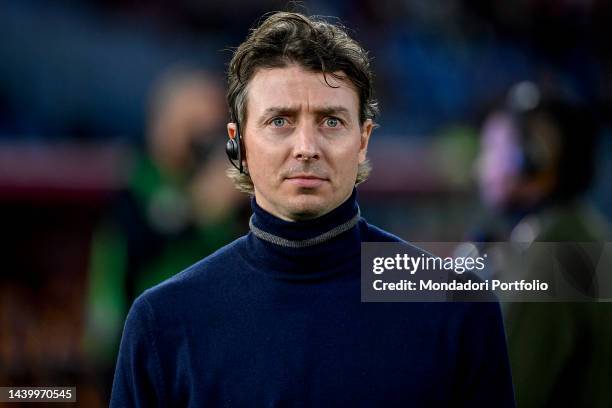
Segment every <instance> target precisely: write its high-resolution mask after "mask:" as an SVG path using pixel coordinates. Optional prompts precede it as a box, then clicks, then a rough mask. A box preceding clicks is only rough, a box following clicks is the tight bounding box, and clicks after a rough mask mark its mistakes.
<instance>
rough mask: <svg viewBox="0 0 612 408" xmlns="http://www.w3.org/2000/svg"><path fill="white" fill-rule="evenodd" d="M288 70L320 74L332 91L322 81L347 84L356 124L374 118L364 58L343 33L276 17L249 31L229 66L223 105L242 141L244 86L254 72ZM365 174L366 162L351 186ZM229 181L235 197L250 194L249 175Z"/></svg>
mask: <svg viewBox="0 0 612 408" xmlns="http://www.w3.org/2000/svg"><path fill="white" fill-rule="evenodd" d="M291 64H297V65H299V66H301V67H302V68H304V69H306V70H308V71H312V72H320V73H323V75H324V77H325V82H326V83H327V84H328V85H329V86H331V87H334V86H333V85H330V84H329V82H327V75H331V76H332V77H334V78H336V79H339V80H345V79H348V80H349V81H350V82H351V83H352V85H353V86H354V87H355V89H356V91H357V93H358V95H359V121H360V124H363V123H364V122H365V121H366V120H367V119H372V120H374V119H375V118H376V116H377V115H378V103H377V102H376V99H375V98H374V94H373V89H372V82H373V75H372V71H371V68H370V60H369V57H368V54H367V52H366V51H365V50H364V49H363V48H362V47H361V46H360V45H359V44H358V43H357V42H356V41H355V40H353V39H352V38H351V37H350V36H349V35H348V33H347V32H346V29H345V28H344V27H342V26H341V25H339V24H331V23H329V22H327V21H325V20H323V19H322V18H319V17H307V16H304V15H302V14H299V13H290V12H276V13H274V14H271V15H270V16H268V17H267V18H266V19H265V20H264V21H263V22H262V23H261V25H259V26H258V27H256V28H254V29H252V30H251V33H250V34H249V36H248V37H247V39H246V40H245V41H244V42H243V43H242V44H240V46H239V47H238V48H237V49H236V51H235V52H234V55H233V57H232V60H231V61H230V64H229V70H228V75H227V77H228V92H227V103H228V105H229V109H230V115H231V120H232V121H233V122H236V123H237V124H238V127H239V131H240V132H241V134H242V135H244V129H245V124H246V121H247V109H246V105H247V92H248V84H249V81H250V80H251V79H252V78H253V76H254V75H255V73H256V72H257V70H258V69H261V68H264V69H265V68H268V69H269V68H284V67H287V66H289V65H291ZM339 71H342V73H343V74H339V73H338V72H339ZM243 147H244V146H243ZM247 154H248V153H247ZM370 170H371V166H370V164H369V162H368V161H367V160H366V161H365V162H364V163H362V164H360V165H359V168H358V172H357V179H356V180H355V184H359V183H361V182H363V181H365V180H366V179H367V177H368V175H369V173H370ZM228 175H229V177H230V178H231V179H233V180H234V183H235V185H236V187H237V188H238V189H239V190H240V191H243V192H247V193H250V194H252V193H253V191H254V190H253V182H252V180H251V178H250V176H249V175H248V174H241V173H240V172H239V171H238V170H236V169H235V168H233V167H232V168H230V169H229V170H228Z"/></svg>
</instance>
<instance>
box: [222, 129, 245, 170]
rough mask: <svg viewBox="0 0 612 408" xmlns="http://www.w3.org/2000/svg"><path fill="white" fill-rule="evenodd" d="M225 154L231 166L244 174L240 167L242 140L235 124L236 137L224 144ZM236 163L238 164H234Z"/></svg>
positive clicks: (242, 168)
mask: <svg viewBox="0 0 612 408" xmlns="http://www.w3.org/2000/svg"><path fill="white" fill-rule="evenodd" d="M225 153H226V154H227V158H228V159H229V161H230V163H231V164H232V166H234V167H235V168H236V170H238V171H239V172H240V174H245V171H244V167H243V166H242V157H243V154H242V140H241V138H240V124H239V123H238V122H236V135H235V136H234V138H229V139H228V141H227V143H226V144H225ZM236 162H238V164H236Z"/></svg>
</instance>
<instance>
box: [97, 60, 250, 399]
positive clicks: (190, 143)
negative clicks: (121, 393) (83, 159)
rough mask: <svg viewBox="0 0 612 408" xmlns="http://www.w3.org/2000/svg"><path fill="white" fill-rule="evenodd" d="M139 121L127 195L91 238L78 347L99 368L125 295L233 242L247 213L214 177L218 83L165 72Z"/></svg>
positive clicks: (219, 135)
mask: <svg viewBox="0 0 612 408" xmlns="http://www.w3.org/2000/svg"><path fill="white" fill-rule="evenodd" d="M148 117H149V119H148V123H147V134H146V140H145V141H146V151H143V152H138V153H136V154H135V155H134V159H133V167H132V172H131V177H130V181H129V184H128V186H127V189H126V191H124V192H122V193H121V194H119V197H118V198H117V200H116V203H115V205H114V206H113V209H112V214H111V215H110V216H109V217H108V219H107V220H106V221H105V222H104V223H103V224H102V225H100V227H99V228H98V230H97V232H96V234H95V236H94V244H93V253H92V262H91V271H90V277H91V278H90V291H89V309H90V310H89V313H88V315H89V319H88V337H87V338H88V344H87V349H88V350H89V351H90V353H91V357H92V359H94V360H97V361H99V362H100V364H102V365H104V364H106V363H109V364H112V362H114V356H115V355H116V351H117V346H118V340H119V337H118V336H119V334H120V331H121V323H122V322H123V320H124V318H125V313H126V312H127V310H128V308H129V306H130V305H131V303H132V301H133V300H134V298H136V297H137V296H138V295H139V294H140V293H142V292H143V291H144V290H145V289H147V288H149V287H151V286H154V285H155V284H157V283H159V282H161V281H163V280H165V279H167V278H169V277H170V276H172V275H174V274H175V273H177V272H179V271H181V270H182V269H184V268H186V267H187V266H189V265H191V264H193V263H195V262H197V261H198V260H199V259H201V258H203V257H205V256H207V255H208V254H210V253H212V252H214V251H215V250H216V249H218V248H220V247H221V246H223V245H225V244H226V243H227V242H229V241H231V240H232V239H234V238H235V237H236V236H237V235H238V234H239V233H240V232H241V230H240V229H239V227H238V226H237V225H242V224H241V219H240V218H239V216H240V212H241V208H242V207H243V205H244V208H247V207H248V201H247V200H246V199H244V198H243V197H242V196H241V195H240V193H238V192H237V191H236V189H235V188H234V186H233V184H232V183H231V181H230V180H229V179H228V178H227V176H226V175H225V174H224V173H225V172H224V170H225V169H226V168H227V167H228V166H229V164H228V162H227V158H226V157H225V151H224V147H225V139H224V137H225V121H226V105H225V101H224V90H223V82H222V79H219V80H217V79H216V78H214V77H212V76H211V75H210V74H208V73H207V72H204V71H201V70H195V69H190V68H182V67H179V68H175V69H172V70H170V71H168V72H167V73H166V74H165V75H163V76H162V77H161V78H160V79H159V81H158V82H157V83H156V84H155V86H154V87H153V92H152V96H151V100H150V106H149V115H148ZM237 218H238V219H237ZM111 368H112V367H111ZM109 379H110V376H109ZM107 389H108V387H107Z"/></svg>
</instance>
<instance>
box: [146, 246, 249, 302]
mask: <svg viewBox="0 0 612 408" xmlns="http://www.w3.org/2000/svg"><path fill="white" fill-rule="evenodd" d="M245 239H246V236H243V237H240V238H238V239H236V240H234V241H232V242H230V243H229V244H227V245H225V246H223V247H221V248H219V249H218V250H217V251H215V252H213V253H212V254H210V255H208V256H207V257H205V258H203V259H201V260H200V261H198V262H196V263H194V264H193V265H191V266H189V267H187V268H186V269H184V270H182V271H180V272H179V273H177V274H176V275H174V276H172V277H170V278H168V279H166V280H165V281H163V282H161V283H159V284H157V285H155V286H153V287H151V288H149V289H147V290H145V291H144V292H143V293H142V294H141V295H140V296H139V298H142V300H146V301H147V302H148V303H149V304H151V306H152V307H153V308H154V309H158V308H159V307H164V308H165V307H167V306H168V305H173V304H176V303H188V302H189V301H190V300H192V299H193V298H194V297H196V298H197V297H201V296H202V295H203V294H204V293H205V292H207V291H214V288H215V287H216V286H217V285H218V284H219V283H220V282H222V281H223V278H224V277H227V274H228V273H231V272H232V271H237V270H240V265H239V262H240V260H241V259H242V258H241V257H239V256H236V253H237V252H239V251H241V250H243V249H242V248H243V247H244V241H245Z"/></svg>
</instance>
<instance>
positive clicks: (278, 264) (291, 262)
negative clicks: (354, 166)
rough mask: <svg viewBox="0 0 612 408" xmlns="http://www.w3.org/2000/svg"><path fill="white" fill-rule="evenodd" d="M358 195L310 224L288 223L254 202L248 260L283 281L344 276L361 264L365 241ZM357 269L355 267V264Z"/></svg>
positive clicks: (353, 194)
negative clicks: (362, 245) (360, 257)
mask: <svg viewBox="0 0 612 408" xmlns="http://www.w3.org/2000/svg"><path fill="white" fill-rule="evenodd" d="M356 197H357V192H356V189H353V192H352V194H351V196H350V197H349V198H348V199H347V200H346V201H345V202H344V203H342V204H341V205H340V206H338V207H337V208H335V209H334V210H332V211H330V212H329V213H327V214H325V215H323V216H321V217H319V218H315V219H312V220H307V221H294V222H291V221H285V220H282V219H280V218H278V217H276V216H274V215H272V214H270V213H268V212H267V211H265V210H264V209H262V208H261V207H260V206H259V205H258V204H257V202H256V200H255V198H253V199H252V200H251V208H252V209H253V216H252V217H251V222H250V224H251V232H249V234H248V236H247V251H246V254H245V257H246V259H247V260H249V261H250V262H251V263H253V265H254V267H255V268H257V269H258V270H260V271H263V272H266V273H268V274H272V275H274V276H276V277H280V278H288V279H311V278H323V277H327V276H330V275H335V274H338V273H342V272H343V271H344V269H346V268H347V267H348V266H349V265H348V264H349V263H351V264H354V263H355V262H357V263H358V262H359V254H360V249H361V239H360V234H359V229H358V226H357V225H356V224H357V222H358V221H360V218H359V206H358V205H357V200H356ZM352 266H354V265H352Z"/></svg>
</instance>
